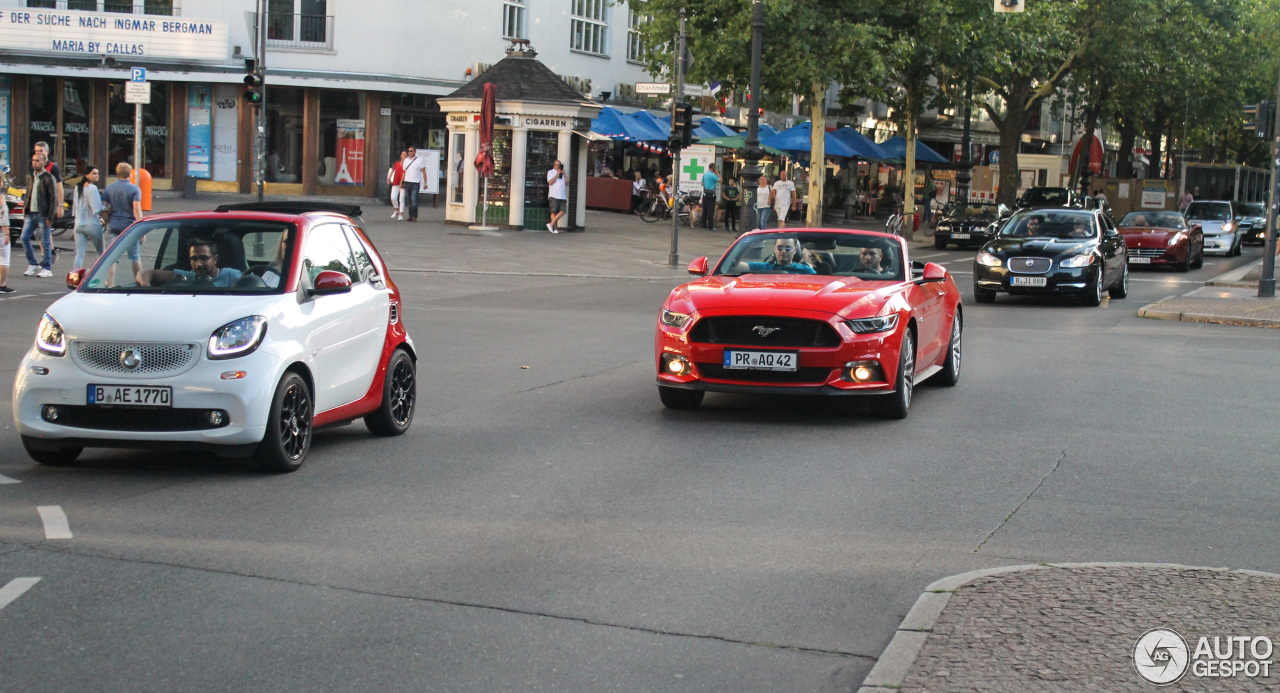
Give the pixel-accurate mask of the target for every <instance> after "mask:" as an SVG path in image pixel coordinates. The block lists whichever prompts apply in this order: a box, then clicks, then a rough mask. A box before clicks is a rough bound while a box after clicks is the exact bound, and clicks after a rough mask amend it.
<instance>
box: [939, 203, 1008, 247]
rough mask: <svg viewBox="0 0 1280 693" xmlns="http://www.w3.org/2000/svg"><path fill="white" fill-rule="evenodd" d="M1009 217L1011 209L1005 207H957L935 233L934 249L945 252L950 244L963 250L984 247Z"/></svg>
mask: <svg viewBox="0 0 1280 693" xmlns="http://www.w3.org/2000/svg"><path fill="white" fill-rule="evenodd" d="M1007 216H1009V208H1008V207H1005V206H1004V205H997V204H987V203H983V202H970V203H969V204H963V205H956V206H955V207H952V208H951V211H949V212H947V216H945V217H943V219H942V221H940V222H938V228H937V230H935V231H934V232H933V247H935V248H937V249H938V250H943V249H945V248H946V247H947V244H949V243H954V244H956V245H958V246H960V247H962V248H963V247H965V246H978V245H982V244H983V243H986V242H987V241H989V240H991V239H992V238H993V237H994V236H995V235H996V229H998V228H999V226H1000V221H1001V220H1002V219H1004V218H1005V217H1007Z"/></svg>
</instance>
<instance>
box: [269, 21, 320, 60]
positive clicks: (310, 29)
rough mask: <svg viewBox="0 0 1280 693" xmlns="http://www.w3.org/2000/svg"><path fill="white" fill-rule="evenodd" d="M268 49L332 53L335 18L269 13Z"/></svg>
mask: <svg viewBox="0 0 1280 693" xmlns="http://www.w3.org/2000/svg"><path fill="white" fill-rule="evenodd" d="M267 47H268V48H294V49H301V50H315V51H331V50H333V17H332V16H325V15H317V14H283V13H280V12H268V13H267Z"/></svg>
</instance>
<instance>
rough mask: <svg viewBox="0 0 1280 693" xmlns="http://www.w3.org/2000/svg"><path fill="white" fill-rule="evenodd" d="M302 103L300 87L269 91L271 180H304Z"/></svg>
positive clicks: (268, 165) (283, 181)
mask: <svg viewBox="0 0 1280 693" xmlns="http://www.w3.org/2000/svg"><path fill="white" fill-rule="evenodd" d="M302 104H303V98H302V89H301V88H299V87H271V88H270V89H268V90H267V173H266V179H267V182H268V183H299V182H301V181H302V132H303V126H302V120H303V117H302V110H303V109H302Z"/></svg>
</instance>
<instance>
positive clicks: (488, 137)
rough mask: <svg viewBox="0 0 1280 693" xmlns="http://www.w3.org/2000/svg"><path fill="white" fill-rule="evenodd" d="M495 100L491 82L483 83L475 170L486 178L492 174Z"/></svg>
mask: <svg viewBox="0 0 1280 693" xmlns="http://www.w3.org/2000/svg"><path fill="white" fill-rule="evenodd" d="M496 101H497V95H496V90H495V89H494V87H493V83H492V82H485V83H484V96H482V97H481V98H480V153H479V154H477V155H476V170H477V171H479V172H480V175H482V176H484V177H485V178H488V177H489V176H492V175H493V113H494V109H495V102H496Z"/></svg>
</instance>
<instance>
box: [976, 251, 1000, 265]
mask: <svg viewBox="0 0 1280 693" xmlns="http://www.w3.org/2000/svg"><path fill="white" fill-rule="evenodd" d="M978 264H979V265H983V266H984V267H999V266H1001V265H1003V264H1004V262H1002V261H1001V260H1000V258H998V257H996V256H995V255H992V254H991V253H990V252H988V251H986V250H984V251H982V252H981V253H978Z"/></svg>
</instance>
